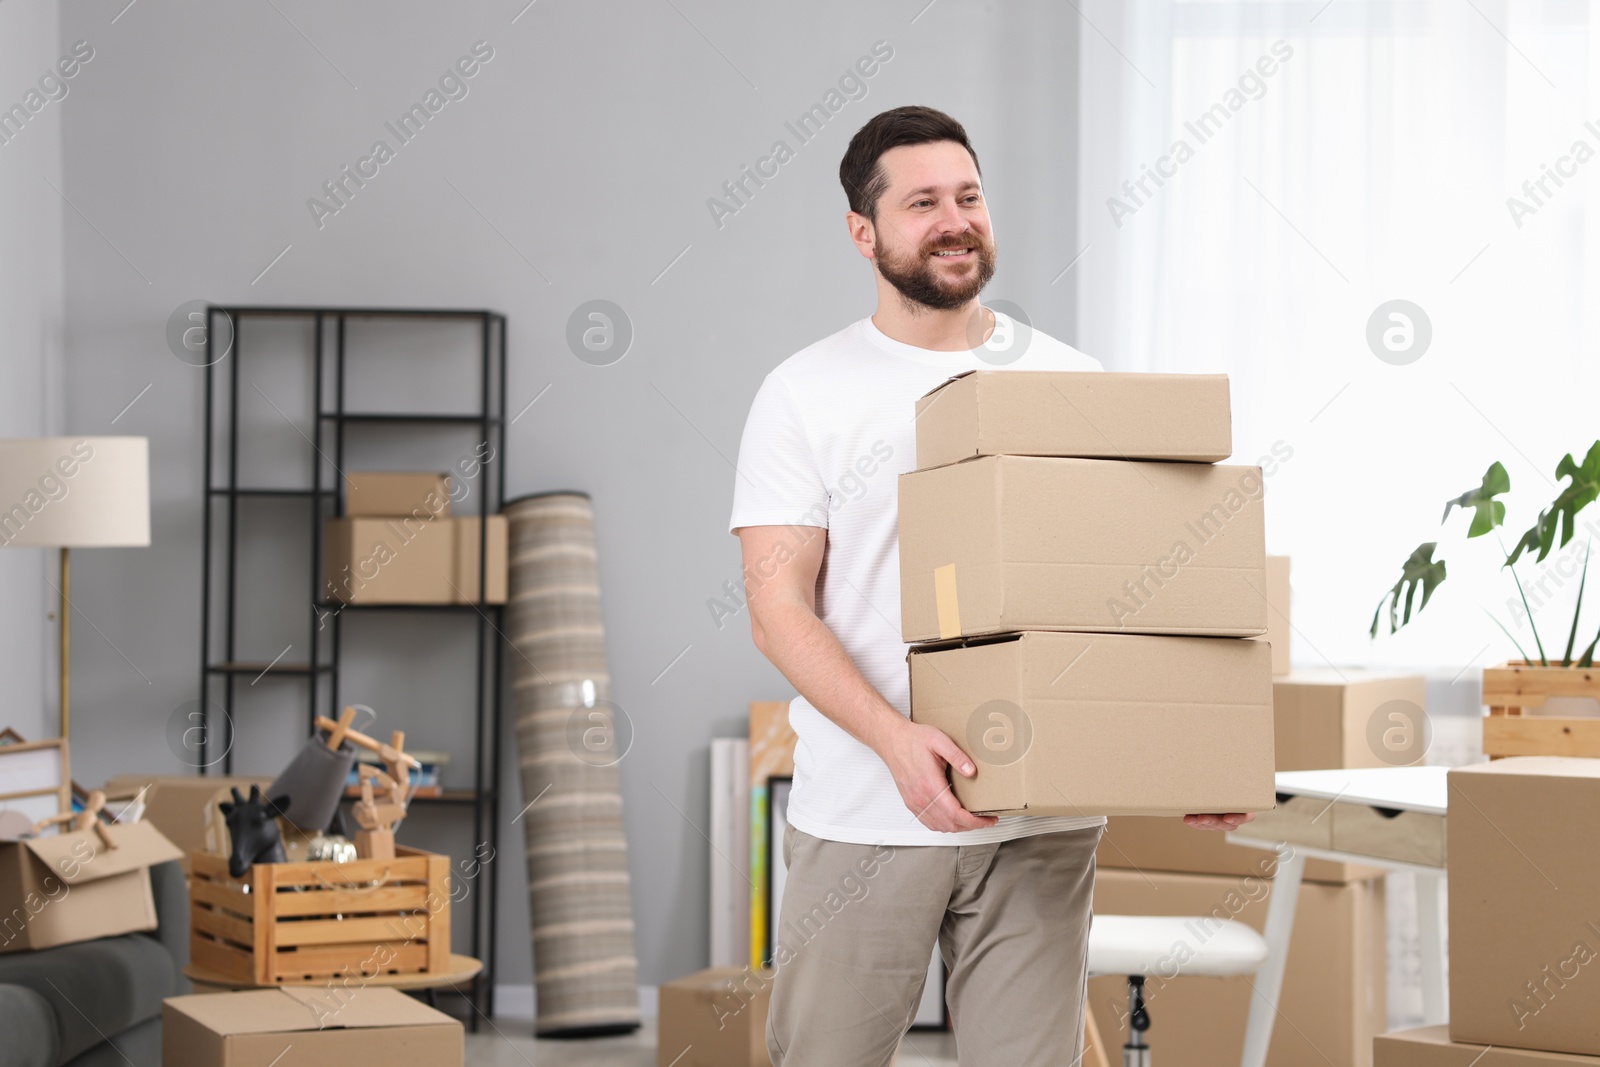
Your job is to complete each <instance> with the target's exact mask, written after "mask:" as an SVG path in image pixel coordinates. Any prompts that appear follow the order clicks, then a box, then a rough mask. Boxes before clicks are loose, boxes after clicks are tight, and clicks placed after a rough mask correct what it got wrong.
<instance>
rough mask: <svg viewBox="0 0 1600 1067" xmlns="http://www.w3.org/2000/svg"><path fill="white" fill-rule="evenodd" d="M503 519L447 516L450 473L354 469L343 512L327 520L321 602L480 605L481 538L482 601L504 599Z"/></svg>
mask: <svg viewBox="0 0 1600 1067" xmlns="http://www.w3.org/2000/svg"><path fill="white" fill-rule="evenodd" d="M506 539H507V528H506V517H505V516H504V515H490V516H489V526H488V533H487V535H486V536H485V535H484V534H482V533H481V532H480V528H479V519H478V516H476V515H469V516H463V517H460V518H455V517H452V516H451V514H450V476H449V475H447V474H441V473H434V472H408V471H352V472H350V473H349V475H347V476H346V478H345V510H344V515H342V516H340V517H338V518H333V519H329V520H328V525H327V537H326V544H325V552H324V570H325V576H324V586H323V593H324V595H325V599H327V600H329V601H340V602H343V603H345V604H470V603H477V602H478V592H479V590H478V581H479V573H478V570H479V569H478V560H479V553H480V542H484V543H486V544H487V551H486V554H487V560H488V563H487V568H486V570H487V574H486V575H485V576H484V577H485V586H484V598H483V603H488V604H504V603H505V602H506V548H507V544H506Z"/></svg>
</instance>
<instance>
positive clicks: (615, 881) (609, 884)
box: [502, 491, 640, 1037]
mask: <svg viewBox="0 0 1600 1067" xmlns="http://www.w3.org/2000/svg"><path fill="white" fill-rule="evenodd" d="M502 511H503V512H504V514H505V515H506V517H507V519H508V526H509V541H510V551H509V570H510V575H509V599H508V600H507V604H506V636H507V638H508V639H509V640H510V642H511V644H512V646H513V647H514V649H515V653H514V654H513V655H512V656H511V657H510V659H511V667H512V692H513V698H514V700H515V706H516V733H517V748H518V756H519V760H518V764H519V768H520V772H521V780H522V796H523V800H524V802H527V803H529V804H530V806H529V807H528V808H527V810H526V811H525V812H524V813H523V814H522V816H521V817H520V819H519V821H520V822H521V823H522V825H523V828H524V834H525V841H526V846H527V858H528V908H529V915H530V919H531V926H532V939H533V971H534V988H535V990H536V1002H537V1003H536V1006H535V1019H534V1032H535V1033H536V1034H537V1035H538V1036H540V1037H601V1036H607V1035H611V1034H619V1033H628V1032H631V1031H633V1030H636V1029H638V1027H639V1025H640V1018H639V960H638V954H637V950H636V947H635V943H634V924H633V893H632V884H631V880H630V877H629V874H628V845H627V838H626V836H625V834H624V831H623V823H622V785H621V779H620V775H619V773H618V769H617V762H618V760H620V759H621V758H622V756H623V755H624V754H625V752H626V747H625V746H626V741H627V740H628V739H630V738H631V730H630V729H629V728H627V726H626V717H625V716H623V715H622V714H621V712H620V710H619V709H617V708H616V706H615V705H614V704H612V703H611V700H610V697H611V676H610V673H609V671H608V668H607V665H606V655H605V632H604V627H603V625H602V623H601V617H600V582H599V574H598V569H597V567H596V563H595V538H594V508H593V505H592V503H591V501H590V499H589V497H588V495H587V494H585V493H579V492H575V491H565V492H552V493H539V494H535V495H532V496H525V497H519V498H518V499H516V500H513V501H511V502H510V503H508V504H506V506H505V507H504V508H503V509H502ZM619 720H620V721H619ZM619 731H620V732H621V740H620V741H619Z"/></svg>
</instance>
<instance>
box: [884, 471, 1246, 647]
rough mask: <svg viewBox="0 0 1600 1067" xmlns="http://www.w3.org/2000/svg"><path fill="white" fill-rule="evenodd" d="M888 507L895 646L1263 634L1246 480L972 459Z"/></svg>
mask: <svg viewBox="0 0 1600 1067" xmlns="http://www.w3.org/2000/svg"><path fill="white" fill-rule="evenodd" d="M899 494H900V518H899V524H900V526H899V530H900V609H901V610H900V623H901V636H902V637H903V638H904V640H905V641H906V642H908V643H911V642H918V641H931V640H938V639H948V638H953V637H962V636H976V635H983V634H996V633H1012V632H1017V631H1021V630H1071V631H1081V632H1098V633H1151V634H1185V635H1208V636H1214V637H1251V636H1255V635H1259V634H1264V633H1266V631H1267V619H1268V614H1269V612H1268V611H1267V601H1266V599H1265V598H1264V597H1263V596H1262V593H1261V591H1262V590H1263V589H1264V588H1265V587H1266V575H1265V571H1266V549H1265V532H1264V525H1263V519H1262V506H1261V494H1262V481H1261V468H1260V467H1253V466H1252V467H1244V466H1214V465H1211V464H1207V463H1136V462H1125V461H1122V460H1104V459H1058V458H1041V457H1037V456H982V457H979V458H976V459H970V460H965V461H963V462H961V463H953V464H950V465H948V466H944V467H935V468H933V469H932V470H925V471H913V472H911V473H909V474H902V475H901V476H900V480H899Z"/></svg>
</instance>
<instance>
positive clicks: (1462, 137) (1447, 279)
mask: <svg viewBox="0 0 1600 1067" xmlns="http://www.w3.org/2000/svg"><path fill="white" fill-rule="evenodd" d="M1078 6H1079V7H1080V11H1081V15H1082V17H1083V19H1084V23H1085V24H1084V26H1083V27H1082V34H1081V39H1082V56H1081V66H1080V70H1081V99H1082V109H1083V114H1082V122H1081V131H1082V134H1081V137H1082V141H1081V155H1080V158H1081V170H1080V181H1079V193H1080V241H1079V248H1077V249H1074V250H1073V253H1074V254H1081V258H1080V259H1079V260H1078V261H1077V263H1076V265H1075V266H1073V267H1072V270H1073V272H1074V273H1075V276H1076V277H1075V282H1076V285H1077V292H1078V297H1079V300H1078V316H1079V318H1078V323H1079V329H1078V335H1077V345H1078V347H1080V348H1082V349H1083V350H1085V351H1087V352H1089V353H1091V354H1093V355H1095V356H1098V357H1100V358H1101V359H1102V361H1104V362H1105V364H1106V366H1107V367H1108V368H1109V369H1116V370H1140V371H1174V372H1199V371H1206V372H1215V371H1221V372H1226V373H1227V374H1228V375H1229V376H1230V377H1231V380H1232V391H1233V405H1234V410H1233V425H1234V435H1235V436H1234V442H1235V451H1234V459H1233V462H1238V463H1254V462H1256V461H1257V458H1258V457H1260V456H1263V455H1271V454H1272V450H1273V446H1274V445H1275V444H1277V445H1278V447H1279V453H1280V455H1281V454H1282V453H1283V452H1285V451H1286V450H1292V456H1291V457H1290V458H1288V459H1287V460H1286V461H1282V462H1280V463H1279V464H1278V466H1277V469H1276V470H1275V471H1273V472H1272V473H1271V474H1270V476H1269V477H1268V478H1267V481H1266V484H1267V538H1268V549H1269V551H1272V552H1275V553H1286V554H1289V555H1290V556H1291V557H1292V558H1293V564H1292V567H1293V584H1294V592H1295V600H1294V619H1293V622H1294V626H1295V631H1296V632H1295V647H1294V655H1295V661H1296V663H1297V665H1302V666H1323V665H1328V664H1335V665H1341V666H1343V665H1373V666H1379V665H1396V666H1404V667H1407V668H1412V669H1421V668H1431V669H1432V670H1433V671H1434V672H1435V673H1444V674H1446V675H1448V674H1449V673H1451V672H1453V671H1457V670H1461V671H1464V672H1465V676H1469V677H1470V676H1472V675H1473V674H1475V672H1474V671H1473V670H1472V669H1471V668H1472V667H1473V666H1482V665H1484V664H1486V663H1493V662H1498V661H1500V660H1503V659H1507V658H1510V657H1512V656H1515V655H1516V652H1515V650H1514V648H1513V646H1512V645H1511V643H1510V642H1509V641H1508V640H1507V639H1506V637H1505V635H1504V634H1502V633H1501V631H1500V630H1499V629H1498V628H1497V627H1496V626H1495V624H1494V623H1493V622H1491V621H1490V618H1489V615H1488V614H1486V611H1487V612H1488V613H1492V614H1493V615H1494V616H1495V617H1496V618H1498V619H1499V620H1500V621H1501V622H1502V623H1504V624H1505V625H1506V626H1507V627H1509V628H1510V629H1511V632H1512V633H1513V634H1516V635H1517V638H1518V640H1519V641H1520V642H1521V643H1522V644H1523V646H1524V647H1525V648H1527V649H1528V651H1529V652H1530V653H1533V644H1532V641H1531V637H1530V630H1529V629H1528V626H1527V624H1526V621H1522V620H1519V619H1518V617H1517V613H1515V612H1514V611H1513V610H1512V609H1511V607H1510V605H1511V604H1512V603H1514V602H1516V600H1517V593H1516V588H1515V586H1514V585H1513V584H1512V580H1511V578H1510V576H1509V574H1508V573H1506V572H1504V571H1502V570H1500V569H1499V567H1498V564H1499V562H1500V560H1502V559H1503V558H1504V557H1503V556H1501V555H1499V552H1498V546H1497V545H1496V544H1495V543H1494V538H1492V537H1486V538H1478V539H1474V540H1473V541H1472V542H1471V543H1470V544H1469V543H1468V542H1467V541H1466V538H1465V532H1466V525H1467V523H1466V518H1465V517H1464V516H1462V515H1461V514H1459V513H1455V514H1452V516H1451V518H1450V520H1449V522H1448V524H1446V525H1445V526H1444V527H1441V525H1440V517H1441V515H1442V513H1443V510H1444V508H1443V503H1444V501H1445V500H1446V499H1447V498H1449V497H1452V496H1455V495H1457V494H1459V493H1461V492H1463V491H1464V490H1467V489H1469V488H1472V487H1475V486H1476V485H1477V484H1478V482H1479V479H1480V478H1481V476H1482V474H1483V472H1484V470H1485V469H1486V468H1487V467H1488V466H1489V464H1490V463H1492V462H1493V461H1495V460H1499V461H1501V462H1502V463H1504V465H1505V467H1506V469H1507V470H1508V471H1509V472H1510V475H1511V482H1512V491H1511V493H1510V494H1509V496H1507V497H1505V498H1503V499H1505V500H1506V501H1507V503H1508V505H1509V512H1508V515H1507V517H1506V524H1507V532H1506V533H1505V535H1504V536H1505V543H1506V545H1507V547H1508V548H1509V547H1510V545H1511V544H1513V543H1514V542H1515V540H1516V538H1517V537H1518V536H1519V535H1520V533H1521V532H1522V530H1524V529H1526V528H1527V526H1528V525H1530V524H1531V522H1532V521H1533V518H1534V516H1535V515H1536V514H1537V513H1538V510H1539V509H1540V508H1541V507H1543V506H1545V505H1546V504H1548V503H1549V502H1550V501H1551V500H1552V499H1553V498H1554V497H1555V495H1556V492H1557V482H1556V479H1555V473H1554V472H1555V468H1556V464H1557V462H1558V461H1559V459H1560V457H1561V456H1562V455H1563V454H1564V453H1567V452H1574V453H1576V458H1577V459H1579V460H1580V461H1581V459H1582V458H1583V454H1584V453H1585V452H1586V451H1587V449H1588V446H1589V444H1590V443H1592V442H1593V441H1594V440H1595V439H1596V437H1600V414H1597V412H1596V400H1597V397H1600V392H1597V389H1596V386H1597V384H1600V382H1597V377H1600V376H1597V373H1596V369H1595V365H1596V359H1595V347H1594V343H1595V321H1596V320H1595V315H1594V312H1595V310H1596V307H1595V303H1596V267H1597V259H1596V256H1595V255H1592V254H1591V251H1592V250H1595V249H1597V248H1600V245H1597V243H1596V236H1597V234H1596V226H1597V221H1596V220H1595V219H1594V218H1592V217H1591V213H1589V212H1588V211H1587V208H1588V207H1589V206H1590V205H1591V204H1594V205H1597V206H1600V200H1597V199H1595V197H1594V194H1595V191H1596V188H1597V185H1596V182H1597V178H1600V99H1597V97H1600V91H1597V87H1596V86H1597V80H1600V79H1597V75H1600V55H1597V52H1596V33H1595V29H1594V25H1593V24H1592V23H1591V21H1590V14H1589V7H1588V5H1587V4H1586V3H1583V2H1566V3H1563V2H1555V0H1545V2H1531V0H1530V2H1526V3H1524V2H1519V0H1513V2H1507V0H1441V2H1414V3H1402V2H1367V3H1362V2H1358V0H1333V2H1332V3H1328V2H1326V0H1309V2H1287V0H1285V2H1270V0H1255V2H1251V0H1241V2H1226V0H1187V2H1185V0H1078ZM1206 116H1209V118H1206V120H1205V121H1204V122H1203V123H1202V119H1203V118H1204V117H1206ZM1591 119H1593V120H1596V121H1595V123H1594V126H1593V128H1592V129H1591V128H1589V127H1587V126H1586V125H1585V123H1586V121H1587V120H1591ZM1180 142H1181V145H1180ZM1576 142H1583V143H1584V144H1586V145H1587V146H1588V150H1589V151H1590V152H1591V153H1595V154H1597V157H1596V158H1594V159H1587V158H1585V160H1584V162H1582V163H1579V162H1577V160H1576V157H1575V155H1574V153H1576V155H1583V150H1581V149H1578V148H1577V146H1576V144H1575V143H1576ZM1185 148H1186V149H1187V150H1188V151H1185ZM1164 157H1165V158H1164ZM1546 166H1548V167H1549V168H1551V169H1552V170H1556V171H1558V172H1559V171H1566V172H1567V173H1568V174H1570V176H1567V177H1561V179H1560V180H1561V182H1562V184H1561V185H1560V186H1559V187H1558V186H1557V185H1556V184H1555V181H1554V180H1553V179H1551V178H1549V177H1545V178H1544V183H1545V184H1544V191H1543V192H1541V191H1540V189H1539V188H1538V186H1537V185H1535V186H1534V188H1533V191H1534V193H1536V194H1538V198H1539V201H1540V202H1537V203H1536V202H1535V201H1534V200H1533V199H1532V198H1530V197H1529V195H1528V194H1527V193H1526V192H1525V191H1524V190H1523V183H1524V181H1532V182H1535V183H1536V182H1538V181H1539V180H1540V178H1541V177H1542V176H1544V175H1545V169H1544V168H1545V167H1546ZM1147 168H1148V171H1149V172H1155V173H1156V174H1158V175H1159V174H1161V173H1165V174H1166V175H1168V176H1167V177H1163V178H1162V179H1161V184H1159V185H1157V183H1156V181H1155V179H1154V178H1152V177H1145V181H1144V183H1143V188H1141V187H1140V185H1139V179H1140V178H1141V176H1145V175H1146V174H1147ZM1558 176H1559V174H1558ZM1125 183H1127V184H1126V185H1125ZM1513 195H1515V196H1517V197H1519V198H1520V199H1522V200H1523V201H1525V202H1526V203H1527V204H1528V205H1529V206H1530V207H1532V208H1533V210H1532V211H1531V212H1525V213H1521V217H1520V218H1516V217H1514V216H1513V213H1512V212H1511V210H1510V209H1509V208H1508V204H1507V198H1508V197H1511V196H1513ZM1519 223H1520V225H1519ZM1394 299H1403V300H1407V301H1411V302H1413V303H1414V304H1416V305H1417V306H1418V307H1420V308H1421V309H1422V311H1423V312H1424V313H1425V314H1426V316H1427V318H1428V320H1429V322H1430V323H1431V331H1432V339H1431V342H1430V344H1429V347H1428V348H1427V349H1426V351H1424V352H1423V354H1422V355H1421V356H1420V358H1417V359H1416V360H1415V362H1411V363H1409V364H1405V365H1397V364H1395V363H1391V362H1386V361H1384V360H1382V359H1380V358H1378V356H1377V355H1376V354H1375V353H1374V351H1373V349H1372V348H1370V347H1369V345H1368V341H1367V332H1368V320H1369V317H1371V316H1372V314H1373V312H1374V310H1375V309H1377V308H1378V306H1379V305H1380V304H1383V303H1385V302H1387V301H1390V300H1394ZM1413 321H1415V317H1413ZM1380 347H1381V346H1380ZM1415 350H1416V349H1415V348H1413V349H1412V351H1413V352H1415ZM1385 351H1387V350H1385ZM1391 358H1398V357H1394V356H1393V355H1391ZM1586 517H1587V518H1588V519H1589V520H1590V521H1591V522H1592V523H1593V524H1594V525H1595V528H1596V530H1597V531H1600V506H1597V507H1596V508H1592V509H1591V513H1590V514H1589V515H1588V516H1586ZM1583 539H1584V538H1583V535H1582V534H1580V536H1579V537H1578V538H1576V539H1575V540H1574V543H1573V544H1572V545H1571V546H1569V548H1568V552H1567V556H1568V559H1567V560H1566V562H1565V563H1564V564H1562V570H1564V571H1567V572H1569V573H1568V574H1564V575H1556V574H1555V573H1554V564H1555V563H1556V559H1557V557H1556V555H1555V554H1552V556H1551V557H1550V559H1549V560H1548V561H1547V563H1546V565H1545V568H1549V569H1550V570H1551V572H1552V573H1550V574H1548V575H1545V577H1546V581H1545V583H1544V589H1545V595H1544V596H1541V597H1538V598H1537V599H1538V600H1539V601H1540V602H1541V603H1542V604H1543V606H1542V607H1539V608H1536V610H1535V613H1534V619H1535V621H1536V622H1537V623H1538V624H1540V634H1541V636H1542V637H1543V638H1544V641H1545V647H1546V650H1547V651H1551V652H1553V653H1559V651H1560V648H1559V646H1560V645H1562V644H1563V643H1564V641H1565V638H1566V632H1565V625H1566V624H1567V623H1568V622H1570V619H1571V602H1572V594H1573V593H1574V592H1575V590H1576V587H1577V581H1576V578H1575V576H1572V575H1571V574H1570V572H1571V571H1572V561H1573V560H1574V559H1577V560H1581V558H1582V553H1583V545H1582V544H1581V543H1579V542H1581V541H1582V540H1583ZM1432 540H1437V541H1439V542H1440V551H1439V553H1438V555H1439V556H1442V557H1444V558H1445V559H1446V560H1447V561H1448V565H1449V568H1450V577H1449V579H1448V580H1447V581H1446V583H1445V584H1444V586H1442V587H1441V588H1440V590H1439V592H1438V593H1437V594H1436V596H1435V598H1434V600H1433V601H1432V602H1431V603H1430V604H1429V607H1428V609H1427V611H1426V612H1424V613H1423V614H1422V615H1421V617H1420V619H1417V620H1414V621H1413V623H1412V624H1411V625H1410V626H1409V627H1407V628H1406V629H1403V630H1402V631H1401V632H1400V633H1399V634H1398V635H1396V636H1394V637H1389V636H1387V633H1386V630H1387V627H1386V626H1385V627H1384V630H1382V631H1380V637H1379V638H1378V640H1377V641H1376V642H1373V641H1370V640H1369V639H1368V637H1367V628H1368V625H1369V623H1370V621H1371V618H1372V614H1373V611H1374V608H1375V607H1376V606H1377V603H1378V600H1379V598H1380V596H1381V595H1382V593H1383V591H1384V590H1385V589H1386V588H1388V587H1389V586H1390V585H1392V584H1393V583H1394V582H1395V581H1396V580H1397V579H1398V577H1399V574H1400V564H1401V562H1402V561H1403V560H1404V559H1405V558H1406V556H1407V555H1408V554H1409V553H1410V552H1411V550H1412V549H1413V548H1414V547H1416V545H1418V544H1419V543H1421V542H1423V541H1432ZM1542 569H1544V568H1539V567H1534V566H1530V565H1529V564H1527V563H1519V564H1518V573H1519V574H1520V575H1521V577H1522V579H1523V581H1524V583H1525V584H1531V583H1532V582H1533V581H1535V580H1536V579H1538V578H1539V577H1540V571H1541V570H1542ZM1595 577H1596V582H1597V583H1600V575H1597V576H1595ZM1590 593H1591V594H1592V595H1591V596H1590V597H1587V598H1586V599H1589V601H1590V604H1591V609H1590V611H1589V612H1586V618H1585V622H1584V626H1583V631H1582V643H1584V644H1586V643H1587V642H1588V641H1589V640H1590V639H1592V638H1593V636H1594V633H1595V630H1596V628H1600V590H1590ZM1552 645H1555V646H1557V647H1555V648H1553V649H1552V647H1551V646H1552Z"/></svg>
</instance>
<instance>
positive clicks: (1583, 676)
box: [1483, 659, 1600, 759]
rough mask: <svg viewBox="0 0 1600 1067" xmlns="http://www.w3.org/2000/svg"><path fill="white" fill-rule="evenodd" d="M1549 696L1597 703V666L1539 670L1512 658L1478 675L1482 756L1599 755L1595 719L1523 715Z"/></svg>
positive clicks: (1599, 730) (1599, 671) (1599, 695)
mask: <svg viewBox="0 0 1600 1067" xmlns="http://www.w3.org/2000/svg"><path fill="white" fill-rule="evenodd" d="M1552 697H1557V698H1566V697H1594V698H1600V667H1595V668H1585V667H1541V666H1540V665H1539V664H1537V663H1529V662H1527V661H1526V660H1520V659H1514V660H1509V661H1507V662H1505V663H1502V664H1500V665H1499V666H1498V667H1485V668H1484V670H1483V702H1484V703H1485V704H1487V705H1488V706H1489V714H1488V715H1487V716H1486V717H1485V718H1484V720H1483V751H1484V754H1485V755H1487V756H1489V757H1490V758H1491V759H1495V758H1499V757H1501V756H1588V757H1596V756H1600V718H1595V717H1593V716H1578V715H1546V714H1533V715H1527V714H1524V712H1525V711H1528V710H1532V709H1539V708H1543V707H1544V706H1545V702H1546V701H1547V700H1549V699H1550V698H1552Z"/></svg>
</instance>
